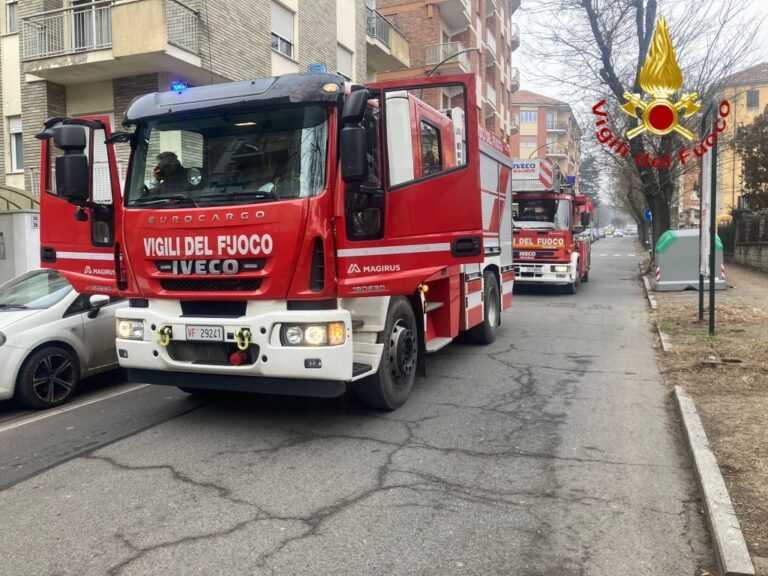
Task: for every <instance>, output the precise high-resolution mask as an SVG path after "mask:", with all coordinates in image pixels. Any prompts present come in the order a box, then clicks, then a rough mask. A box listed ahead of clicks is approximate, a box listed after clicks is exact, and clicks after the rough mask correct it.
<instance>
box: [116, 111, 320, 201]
mask: <svg viewBox="0 0 768 576" xmlns="http://www.w3.org/2000/svg"><path fill="white" fill-rule="evenodd" d="M137 130H138V137H137V146H136V149H135V151H134V153H133V154H134V156H133V164H132V166H133V167H132V170H131V175H130V182H129V186H128V194H127V198H126V205H127V206H129V207H137V208H138V207H147V208H149V207H151V208H175V207H180V206H185V207H187V206H195V207H201V206H220V205H232V204H251V203H256V202H275V201H284V200H291V199H296V198H307V197H309V196H314V195H316V194H319V193H320V192H321V191H322V190H323V186H324V184H325V172H326V157H327V148H328V112H327V109H326V108H323V107H321V106H302V107H291V108H282V109H277V110H274V109H273V110H263V109H261V110H255V111H252V112H237V113H232V112H219V113H216V114H212V113H209V114H205V115H199V114H198V115H194V116H192V115H189V114H186V115H181V114H180V115H177V116H173V117H168V118H161V119H157V120H151V121H149V122H147V123H145V124H140V125H139V127H138V129H137Z"/></svg>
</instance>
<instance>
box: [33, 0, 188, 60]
mask: <svg viewBox="0 0 768 576" xmlns="http://www.w3.org/2000/svg"><path fill="white" fill-rule="evenodd" d="M112 5H113V1H112V0H105V1H103V2H93V3H91V4H85V5H78V6H70V7H68V8H63V9H59V10H51V11H48V12H41V13H39V14H36V15H34V16H28V17H27V18H24V20H23V22H22V59H23V60H25V61H28V60H36V59H38V58H50V57H53V56H62V55H67V54H76V53H79V52H88V51H91V50H102V49H105V48H110V47H111V46H112ZM165 19H166V26H167V33H168V43H169V44H173V45H175V46H178V47H179V48H182V49H184V50H188V51H190V52H194V53H198V51H199V43H198V25H199V21H200V18H199V15H198V13H197V12H196V11H194V10H192V9H191V8H189V7H188V6H186V5H184V4H182V3H181V2H179V1H178V0H165Z"/></svg>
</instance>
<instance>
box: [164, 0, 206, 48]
mask: <svg viewBox="0 0 768 576" xmlns="http://www.w3.org/2000/svg"><path fill="white" fill-rule="evenodd" d="M165 22H166V26H167V27H168V43H169V44H173V45H174V46H178V47H179V48H182V49H183V50H187V51H188V52H193V53H194V54H198V53H199V52H200V39H199V34H198V29H199V26H200V15H199V14H198V12H196V11H195V10H193V9H192V8H190V7H189V6H187V5H185V4H183V3H181V2H179V1H178V0H166V1H165Z"/></svg>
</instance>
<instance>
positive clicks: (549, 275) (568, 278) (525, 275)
mask: <svg viewBox="0 0 768 576" xmlns="http://www.w3.org/2000/svg"><path fill="white" fill-rule="evenodd" d="M555 266H558V267H560V266H564V267H566V268H567V271H565V272H555V271H554V268H555ZM514 268H515V282H517V283H519V284H551V285H567V284H573V283H574V281H575V279H576V276H575V274H576V271H575V269H574V266H573V265H572V264H571V263H570V262H569V263H567V264H565V263H562V262H547V263H546V264H539V263H533V262H530V263H528V262H526V263H522V262H521V263H517V264H515V265H514Z"/></svg>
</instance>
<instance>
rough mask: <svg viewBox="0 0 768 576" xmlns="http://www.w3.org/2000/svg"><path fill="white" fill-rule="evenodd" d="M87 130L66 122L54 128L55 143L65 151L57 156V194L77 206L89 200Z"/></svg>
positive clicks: (84, 204)
mask: <svg viewBox="0 0 768 576" xmlns="http://www.w3.org/2000/svg"><path fill="white" fill-rule="evenodd" d="M85 130H86V129H85V127H83V126H75V125H66V124H65V125H61V126H56V127H55V128H54V129H53V145H54V146H55V147H56V148H58V149H59V150H63V151H64V155H63V156H59V157H58V158H56V194H57V195H58V196H61V197H62V198H64V199H65V200H67V201H68V202H71V203H72V204H75V205H77V206H87V205H88V201H89V190H88V189H89V185H90V170H89V169H88V157H87V156H86V155H85V147H86V144H87V139H86V135H85Z"/></svg>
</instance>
